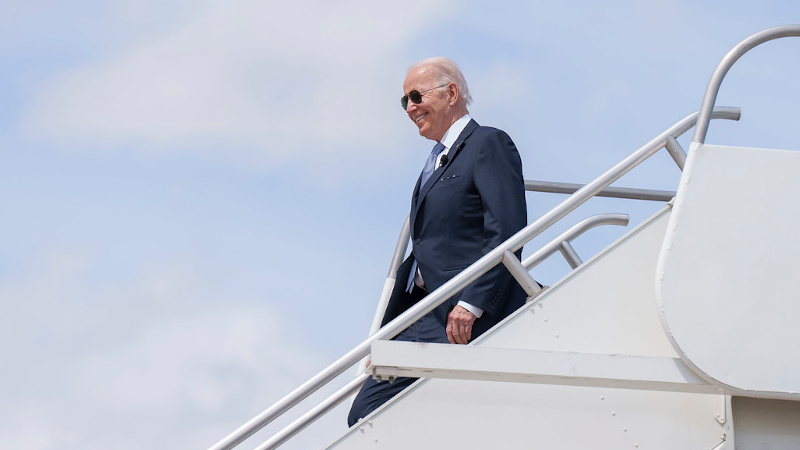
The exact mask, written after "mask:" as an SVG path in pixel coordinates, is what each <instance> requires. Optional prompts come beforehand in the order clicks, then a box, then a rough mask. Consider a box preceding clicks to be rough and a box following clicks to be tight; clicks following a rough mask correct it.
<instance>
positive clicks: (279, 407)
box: [209, 107, 740, 450]
mask: <svg viewBox="0 0 800 450" xmlns="http://www.w3.org/2000/svg"><path fill="white" fill-rule="evenodd" d="M697 116H698V113H697V112H695V113H692V114H690V115H688V116H686V117H685V118H683V119H682V120H680V121H679V122H677V123H676V124H675V125H673V126H671V127H670V128H668V129H667V130H666V131H664V132H663V133H661V134H659V135H658V136H656V137H655V138H654V139H652V140H651V141H650V142H648V143H647V144H645V145H644V146H642V147H641V148H639V149H638V150H636V151H635V152H633V153H632V154H631V155H629V156H628V157H627V158H625V159H623V160H622V161H621V162H619V163H618V164H617V165H615V166H614V167H612V168H611V169H609V170H607V171H606V172H605V173H603V174H602V175H600V177H598V178H596V179H595V180H594V181H592V182H590V183H588V184H586V185H585V186H583V187H582V188H580V189H578V190H577V191H576V192H575V193H574V194H572V195H570V196H569V197H568V198H567V199H566V200H564V201H563V202H561V203H560V204H559V205H557V206H556V207H555V208H553V209H551V210H550V211H548V212H547V213H545V214H544V215H543V216H542V217H540V218H539V219H537V220H536V221H534V222H532V223H530V224H529V225H527V226H526V227H525V228H523V229H522V230H520V231H519V232H517V233H516V234H515V235H513V236H512V237H510V238H509V239H508V240H506V241H505V242H503V243H502V244H500V245H498V246H497V247H495V248H494V249H493V250H491V251H490V252H489V253H487V254H486V255H484V256H483V257H481V258H480V259H478V260H477V261H476V262H475V263H473V264H472V265H471V266H469V267H467V268H466V269H464V270H463V271H462V272H461V273H459V274H458V275H456V276H455V277H453V278H451V279H450V280H449V281H447V282H445V283H444V284H443V285H442V286H441V287H440V288H439V289H437V290H435V291H433V292H432V293H430V294H429V295H428V296H426V297H425V298H424V299H422V300H420V301H419V302H418V303H417V304H415V305H414V306H412V307H411V308H409V309H408V310H406V311H405V312H404V313H402V314H400V315H399V316H398V317H397V318H395V319H394V320H392V321H391V322H389V323H387V324H386V325H385V326H384V327H382V328H381V329H379V330H378V331H377V332H375V334H373V335H372V336H370V337H369V338H367V339H366V340H365V341H363V342H362V343H360V344H358V345H357V346H356V347H355V348H353V349H352V350H350V351H349V352H347V353H346V354H345V355H344V356H342V357H340V358H339V359H337V360H336V361H335V362H334V363H333V364H331V365H329V366H328V367H326V368H325V369H324V370H322V371H321V372H320V373H318V374H317V375H315V376H314V377H312V378H311V379H310V380H308V381H306V382H305V383H303V384H302V385H301V386H299V387H298V388H296V389H295V390H294V391H292V392H291V393H289V394H288V395H286V396H284V397H283V398H282V399H280V400H279V401H278V402H276V403H275V404H274V405H272V406H271V407H269V408H267V409H266V410H264V411H263V412H262V413H260V414H258V415H257V416H256V417H254V418H252V419H250V420H249V421H247V422H246V423H245V424H244V425H242V426H240V427H239V428H237V429H236V430H235V431H233V432H232V433H231V434H229V435H228V436H226V437H225V438H223V439H222V440H220V441H219V442H217V443H216V444H215V445H213V446H212V447H210V448H209V450H228V449H231V448H233V447H235V446H236V445H238V444H239V443H241V442H242V441H243V440H245V439H247V438H248V437H249V436H251V435H252V434H253V433H255V432H256V431H258V430H260V429H261V428H263V427H264V426H266V425H267V424H269V423H270V422H272V421H273V420H275V419H276V418H278V417H280V416H281V415H282V414H283V413H285V412H286V411H287V410H289V409H290V408H292V407H293V406H294V405H296V404H297V403H299V402H300V401H302V400H303V399H305V398H306V397H308V396H309V395H311V394H312V393H314V392H316V391H317V390H318V389H319V388H321V387H322V386H324V385H325V384H327V383H328V382H329V381H331V380H332V379H334V378H335V377H337V376H338V375H340V374H341V373H342V372H344V371H345V370H347V368H348V367H350V366H352V365H353V364H355V363H357V362H358V361H359V360H360V359H361V358H363V357H365V356H366V355H368V354H369V352H370V348H371V347H372V342H374V341H376V340H381V339H391V338H393V337H395V336H397V335H398V334H399V333H400V332H401V331H403V330H404V329H405V328H406V327H408V326H409V325H410V324H412V323H414V322H416V321H417V320H419V319H420V318H422V316H424V315H425V314H427V313H429V312H430V311H432V310H433V309H435V308H436V307H437V306H439V305H440V304H441V303H443V302H444V301H446V300H447V299H448V298H450V297H451V296H452V295H454V294H455V293H456V292H458V291H460V290H462V289H464V288H465V287H466V286H467V285H468V284H469V283H472V282H473V281H475V280H476V279H478V278H479V277H480V276H481V275H483V274H484V273H486V272H487V271H489V270H490V269H491V268H492V267H494V266H496V265H497V264H499V263H500V262H501V261H502V259H503V254H504V252H506V251H510V252H512V253H513V252H515V251H517V250H519V249H520V248H522V246H523V245H524V244H525V243H527V242H528V241H530V240H531V239H533V238H534V237H536V236H538V235H539V234H540V233H542V232H543V231H545V230H546V229H547V228H549V227H550V226H551V225H553V224H554V223H556V222H557V221H558V220H559V219H561V218H563V217H564V216H566V215H567V214H569V213H570V212H572V211H573V210H574V209H575V208H577V207H578V206H580V205H582V204H583V203H585V202H586V201H587V200H588V199H590V198H591V197H592V196H594V195H595V194H596V193H597V192H600V191H601V190H603V189H604V188H606V187H608V185H610V184H611V183H613V182H614V181H616V180H617V179H619V178H620V177H622V176H623V175H625V174H626V173H628V172H629V171H630V170H631V169H633V168H634V167H636V166H637V165H639V164H640V163H641V162H642V161H644V160H646V159H647V158H649V157H650V156H652V155H653V154H654V153H656V152H657V151H658V150H660V149H661V148H662V147H664V146H665V145H666V141H667V137H669V136H673V137H678V136H680V135H682V134H683V133H685V132H686V131H688V130H689V129H690V128H691V127H692V126H693V125H694V124H695V122H696V121H697ZM739 116H740V109H739V108H725V107H722V108H717V109H715V110H714V111H713V114H712V118H720V119H729V120H738V119H739Z"/></svg>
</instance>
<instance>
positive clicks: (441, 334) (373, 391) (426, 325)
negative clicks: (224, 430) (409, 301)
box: [347, 312, 449, 427]
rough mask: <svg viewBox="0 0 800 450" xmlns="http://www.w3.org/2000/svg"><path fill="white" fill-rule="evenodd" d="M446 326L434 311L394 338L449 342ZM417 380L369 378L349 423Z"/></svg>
mask: <svg viewBox="0 0 800 450" xmlns="http://www.w3.org/2000/svg"><path fill="white" fill-rule="evenodd" d="M445 326H446V323H442V322H441V320H440V319H437V318H436V316H435V315H434V312H430V313H428V314H427V315H426V316H424V317H422V318H421V319H419V320H418V321H416V322H415V323H414V324H412V325H411V326H409V327H408V328H406V329H405V330H403V331H402V332H401V333H400V334H398V335H397V337H395V338H394V340H396V341H406V342H436V343H440V344H447V343H448V342H449V341H448V340H447V333H446V332H445ZM415 381H417V379H416V378H408V377H398V378H397V379H395V380H394V381H393V382H391V383H390V382H388V381H381V382H377V381H375V380H374V379H372V378H368V379H367V381H366V382H364V386H362V387H361V390H360V391H359V392H358V395H356V398H355V400H353V406H351V407H350V414H349V415H348V416H347V425H348V426H351V427H352V426H353V425H355V423H356V422H358V421H359V420H360V419H362V418H364V417H366V416H367V415H368V414H369V413H371V412H372V411H374V410H375V409H377V408H378V407H379V406H381V405H382V404H384V403H386V402H387V401H388V400H389V399H390V398H392V397H394V396H395V395H397V394H398V393H399V392H400V391H402V390H403V389H405V388H407V387H408V386H410V385H411V384H412V383H413V382H415Z"/></svg>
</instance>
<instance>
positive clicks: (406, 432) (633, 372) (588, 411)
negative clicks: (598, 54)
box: [211, 25, 800, 450]
mask: <svg viewBox="0 0 800 450" xmlns="http://www.w3.org/2000/svg"><path fill="white" fill-rule="evenodd" d="M786 36H800V25H788V26H782V27H775V28H771V29H768V30H764V31H762V32H760V33H757V34H755V35H753V36H751V37H749V38H748V39H746V40H744V41H742V43H740V44H739V45H738V46H737V47H735V48H734V49H733V50H731V52H730V53H729V54H728V55H726V57H725V58H724V59H723V60H722V62H721V63H720V65H719V66H718V68H717V70H716V71H715V72H714V75H713V76H712V79H711V81H710V82H709V86H708V89H707V91H706V95H705V97H704V99H703V103H702V105H701V109H700V111H699V113H697V114H694V115H690V116H688V117H687V118H685V119H683V120H682V121H680V122H678V123H677V124H675V125H674V126H673V127H671V128H669V129H668V130H666V131H665V132H664V133H662V134H661V135H659V136H657V137H656V138H654V139H653V140H652V141H650V142H649V143H647V144H645V145H644V146H643V147H642V148H640V149H639V150H637V151H636V152H634V153H633V154H631V155H630V156H629V157H628V158H626V159H625V160H623V161H622V162H620V163H619V164H617V165H616V166H614V167H612V168H611V169H609V170H608V171H607V172H606V173H604V174H603V175H601V176H600V177H599V178H598V179H596V180H594V181H593V182H591V183H589V184H587V185H586V186H583V187H580V188H578V189H577V191H576V192H575V193H574V194H573V195H571V196H570V197H569V198H568V199H567V200H566V201H564V202H563V203H562V204H560V205H558V206H557V207H556V208H554V209H553V210H551V211H550V212H548V213H547V214H545V215H544V216H542V217H541V218H539V219H537V220H536V221H535V222H533V223H531V224H530V225H528V226H527V227H526V228H524V229H523V230H521V231H520V232H519V233H517V234H516V235H515V236H513V237H512V238H511V239H509V240H508V241H507V242H505V243H504V244H502V245H501V246H499V247H498V248H496V249H495V250H493V251H492V252H490V253H488V254H487V255H486V256H484V257H483V258H481V259H480V260H479V261H477V262H476V263H475V264H474V265H473V266H471V267H469V268H467V269H466V270H465V271H464V272H462V273H461V274H460V275H458V276H456V277H455V278H453V279H452V280H450V281H449V282H448V283H446V284H445V285H444V286H442V288H440V289H439V290H437V291H435V292H433V293H431V294H430V295H429V296H428V297H426V299H425V300H423V301H421V302H420V303H419V304H417V305H415V306H414V307H413V308H411V309H410V310H409V311H407V312H405V313H404V314H402V315H401V316H400V317H398V318H397V319H395V320H394V321H392V322H391V323H389V324H387V325H386V326H385V327H383V328H381V329H379V330H378V329H375V330H374V334H372V335H371V336H370V338H369V339H367V340H365V341H364V342H363V343H361V344H360V345H359V346H357V347H356V348H354V349H353V350H352V351H351V352H349V353H348V354H346V355H344V356H343V357H342V358H340V359H339V360H338V361H336V362H334V363H333V364H332V365H331V366H329V367H328V368H326V369H325V370H323V371H322V372H321V373H320V374H318V375H317V376H316V377H314V378H312V379H311V380H309V381H308V382H307V383H305V384H304V385H303V386H300V387H299V388H298V389H297V390H295V391H294V392H292V393H290V394H289V395H287V396H286V397H284V398H283V399H282V400H281V401H279V402H278V403H277V404H276V405H274V406H272V407H271V408H269V409H267V410H265V411H264V412H263V413H262V414H260V415H258V416H257V417H255V418H253V419H252V420H251V421H250V422H248V423H246V424H244V425H243V426H242V427H241V428H240V429H238V430H236V431H234V432H233V433H231V434H230V435H229V436H227V437H226V438H224V439H223V440H221V441H220V442H219V443H217V444H216V445H215V446H213V447H211V449H214V450H217V449H229V448H232V447H234V446H236V445H237V444H239V443H240V442H242V441H243V440H244V439H246V438H247V437H248V436H250V435H252V434H253V433H254V432H255V431H257V430H258V429H260V428H261V427H263V426H264V425H266V424H267V423H269V422H271V421H272V420H274V419H275V418H276V417H278V416H280V415H281V414H283V413H284V412H285V411H286V410H288V409H290V408H291V407H293V406H294V405H296V404H297V403H298V402H299V401H301V400H302V399H303V398H306V397H307V396H308V395H309V394H310V393H312V392H314V391H315V390H317V389H318V388H319V387H320V386H322V385H323V384H325V383H327V382H328V381H330V380H331V379H332V378H333V377H335V376H337V375H338V374H340V373H342V372H343V371H344V370H346V369H347V368H348V367H350V366H352V365H353V364H356V363H357V362H359V361H360V360H361V359H362V358H364V357H365V356H367V355H371V364H370V365H369V367H368V368H367V373H368V375H371V376H379V377H381V378H388V379H392V378H393V377H396V376H414V377H424V378H421V379H420V380H419V381H418V382H417V383H415V384H414V385H413V386H411V387H410V388H408V389H406V390H405V391H403V392H402V393H401V394H400V395H398V396H396V397H395V398H394V399H392V400H391V401H389V402H387V403H386V404H384V405H383V406H382V407H380V408H379V409H378V410H376V411H375V412H373V413H372V414H371V415H370V416H368V417H366V418H365V419H363V420H362V421H361V422H359V423H358V424H357V425H356V426H354V427H353V428H351V429H350V430H348V431H347V432H346V433H345V434H344V435H343V436H341V437H340V438H339V439H337V440H335V441H334V442H333V443H332V444H331V445H330V447H329V448H331V449H337V450H340V449H378V448H380V449H407V448H438V449H442V448H444V449H450V448H463V449H483V448H504V449H505V448H512V449H513V448H545V449H548V448H558V449H579V448H580V449H584V448H601V449H617V448H633V449H636V448H642V449H645V448H647V449H720V450H721V449H727V450H733V449H741V450H745V449H799V448H800V349H798V345H797V344H796V343H797V342H798V341H799V340H800V339H798V338H800V327H797V326H796V325H795V323H796V322H797V321H798V318H800V271H798V269H797V267H796V264H794V260H795V257H796V255H798V254H800V238H798V237H797V236H798V234H797V233H796V231H795V230H794V228H795V226H794V224H795V222H796V220H797V218H798V217H800V207H798V206H796V205H797V204H798V203H797V202H796V201H795V199H794V197H795V195H796V194H795V193H796V192H800V153H796V152H788V151H779V150H765V149H750V148H733V147H720V146H710V145H705V144H704V140H705V134H706V132H707V130H708V122H709V121H710V119H711V118H712V117H714V118H727V119H738V110H736V109H734V108H722V109H716V110H715V109H713V107H714V101H715V98H716V93H717V91H718V89H719V85H720V83H721V82H722V79H723V78H724V75H725V73H727V71H728V69H729V68H730V66H731V65H732V64H733V63H734V62H735V61H736V60H737V59H738V58H739V57H741V55H742V54H743V53H744V52H746V51H747V50H749V49H751V48H752V47H754V46H756V45H759V44H761V43H763V42H766V41H769V40H771V39H775V38H779V37H786ZM695 119H697V128H696V129H695V135H694V138H693V142H692V145H691V147H690V151H689V154H688V155H685V154H684V153H683V151H682V150H681V149H680V146H679V145H678V143H677V141H676V140H675V138H676V137H677V136H679V135H680V134H682V133H684V132H685V131H687V130H688V129H689V128H690V127H691V126H692V125H693V124H694V122H695ZM663 147H666V148H667V150H668V151H669V152H670V154H671V155H672V156H673V158H674V159H675V161H676V163H677V164H678V166H679V167H681V168H682V169H683V175H682V178H681V182H680V185H679V187H678V191H677V194H676V196H675V199H674V200H673V201H671V202H669V203H668V204H667V205H666V206H665V207H664V208H663V209H662V210H661V211H659V212H658V213H657V214H656V215H654V216H653V217H651V218H650V219H648V220H647V221H645V222H644V223H642V224H640V225H639V226H637V227H636V228H635V229H633V230H632V231H630V232H629V233H628V234H626V235H625V236H623V237H622V238H621V239H619V240H618V241H617V242H615V243H614V244H612V245H611V246H610V247H608V248H607V249H605V250H603V251H602V252H600V253H599V254H598V255H595V256H594V257H592V258H591V259H589V260H588V261H586V262H582V261H581V260H580V258H578V257H577V255H575V254H574V251H573V250H572V249H571V247H570V245H569V241H570V240H571V239H572V238H574V237H575V236H576V235H577V234H580V233H581V232H583V231H585V230H586V229H588V228H590V227H591V226H595V225H597V224H601V223H614V224H622V223H627V218H625V217H619V216H613V215H606V216H603V217H598V218H594V219H590V220H588V221H586V222H584V223H582V224H579V225H577V226H576V227H575V228H574V229H573V230H570V231H568V232H567V233H565V234H564V235H562V236H559V237H558V238H557V239H556V240H554V241H553V242H552V243H551V244H549V245H547V246H545V247H544V248H542V249H541V250H540V251H538V252H535V253H534V254H533V255H531V256H530V257H528V258H526V259H525V260H524V261H522V262H519V261H518V260H516V259H515V258H509V257H508V256H507V255H508V254H510V253H513V252H514V251H515V250H517V249H519V248H520V247H521V246H522V245H524V244H525V243H526V242H528V241H529V240H530V239H532V238H533V237H535V236H536V235H538V234H539V233H541V232H542V231H543V230H544V229H546V228H547V227H549V226H550V225H552V224H553V223H555V222H556V221H558V220H559V219H561V218H562V217H564V216H565V215H566V214H567V213H569V212H570V211H572V210H574V209H575V208H576V207H577V206H578V205H580V204H581V203H582V202H584V201H586V200H587V199H589V198H591V197H592V196H594V195H597V194H599V193H601V192H604V189H605V188H606V187H607V186H608V185H609V184H611V183H612V182H613V181H615V180H616V179H618V178H619V177H621V176H622V175H623V174H625V173H627V172H628V171H629V170H631V169H632V168H633V167H635V166H636V165H637V164H638V163H640V162H642V161H643V160H645V159H646V158H648V157H649V156H651V155H652V154H653V153H655V152H656V151H658V150H659V149H661V148H663ZM745 175H746V176H745ZM745 178H746V179H747V181H748V182H747V183H742V180H743V179H745ZM531 183H532V182H531ZM551 188H553V189H560V190H574V189H573V187H572V186H565V185H563V184H562V185H559V186H551ZM574 188H577V187H574ZM605 192H606V193H607V195H617V194H620V195H622V194H621V193H620V192H619V190H616V191H611V192H609V190H606V191H605ZM628 194H631V192H628ZM723 194H724V195H723ZM636 195H648V196H653V195H655V196H656V197H659V196H661V197H663V195H664V193H657V194H653V193H652V192H650V193H644V192H638V193H637V194H636ZM670 196H671V194H670ZM407 239H408V235H407V224H406V226H404V231H403V233H401V238H400V240H399V241H398V246H397V251H396V253H395V256H394V258H393V263H392V267H391V268H390V270H389V276H388V277H387V281H386V288H385V289H384V296H383V297H385V296H386V295H387V292H388V291H390V290H391V287H392V286H393V283H394V279H393V278H392V277H393V274H394V272H395V270H396V266H397V264H399V261H400V259H401V258H402V255H403V253H404V252H405V249H406V242H407ZM559 250H560V251H561V252H562V254H564V256H565V257H566V258H567V259H568V260H569V261H570V264H571V265H572V266H573V267H575V269H574V270H573V271H572V272H571V273H569V274H568V275H567V276H566V277H565V278H564V279H562V280H560V281H559V282H558V283H556V284H555V285H553V286H552V287H550V288H546V289H544V290H543V291H542V290H540V289H539V288H538V285H536V284H535V283H532V282H531V278H530V275H529V274H528V271H530V270H531V268H532V267H534V266H535V265H536V264H538V263H539V262H541V260H542V259H544V258H546V257H547V256H549V255H550V254H552V253H554V252H556V251H559ZM500 263H503V264H506V265H507V266H508V268H509V270H510V271H511V272H512V274H513V275H514V277H515V278H516V279H517V280H518V282H520V284H521V285H522V286H523V287H525V288H526V291H527V292H528V294H529V295H530V296H531V301H529V303H528V304H527V305H526V306H525V307H523V308H522V309H520V310H518V311H517V312H515V313H514V314H512V315H511V316H509V317H508V318H506V320H504V321H503V322H501V323H499V324H498V325H497V326H496V327H494V328H493V329H492V330H490V331H488V332H487V333H485V334H484V335H482V336H481V337H479V338H478V339H476V340H475V341H474V342H473V343H471V344H470V345H469V346H452V345H442V344H413V343H405V342H394V341H389V340H387V339H391V338H392V337H393V336H395V335H396V334H397V333H399V332H400V331H401V330H402V329H403V328H405V327H406V326H407V325H408V324H409V323H411V322H412V321H414V320H416V319H418V318H419V317H421V316H423V315H424V314H426V313H427V312H428V311H430V310H432V309H433V308H435V307H436V306H437V305H438V304H440V303H441V302H443V301H445V300H446V299H447V298H449V296H450V295H453V293H455V292H457V291H459V290H460V289H462V288H463V287H464V286H465V285H466V284H468V283H470V282H471V281H473V280H475V279H476V278H477V277H479V276H480V275H481V274H482V273H484V272H485V271H486V270H488V269H489V268H491V267H493V266H494V265H496V264H500ZM383 300H385V298H382V302H383ZM382 314H383V311H382V310H381V309H380V308H379V310H378V311H377V313H376V317H380V316H382ZM368 375H359V376H358V377H357V378H356V379H355V380H354V381H353V382H351V383H349V384H348V385H347V386H345V387H344V388H342V389H341V390H340V391H339V392H337V393H336V394H334V395H332V396H331V397H330V398H328V399H327V400H325V401H323V402H322V403H320V404H319V405H318V406H317V407H316V408H314V409H312V410H311V411H309V412H308V413H306V414H305V415H303V416H302V417H300V418H299V419H298V420H297V421H295V422H294V423H293V424H291V425H289V426H288V427H286V428H285V429H284V430H283V431H281V432H280V433H278V434H277V435H275V436H273V437H272V438H271V439H270V440H268V441H267V442H265V443H263V444H262V445H260V446H259V447H257V448H258V449H259V450H261V449H273V448H276V447H278V446H279V445H281V444H282V443H283V442H285V441H286V440H287V439H289V438H291V437H292V436H293V435H294V434H296V433H297V432H299V431H301V430H302V429H303V428H304V427H305V426H307V425H308V424H309V423H311V422H313V421H314V420H315V419H316V418H318V417H319V416H320V415H322V414H324V413H325V412H327V411H329V410H330V409H332V408H333V407H334V406H336V405H337V404H339V403H340V402H342V401H343V400H344V399H346V398H347V397H348V396H349V395H352V394H353V393H354V392H355V391H356V390H357V389H358V388H359V386H360V384H361V383H362V382H363V380H364V379H365V378H366V377H367V376H368ZM343 420H344V418H343Z"/></svg>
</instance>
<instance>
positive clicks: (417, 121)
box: [414, 113, 428, 123]
mask: <svg viewBox="0 0 800 450" xmlns="http://www.w3.org/2000/svg"><path fill="white" fill-rule="evenodd" d="M427 115H428V113H425V114H423V115H421V116H419V117H417V118H416V119H414V122H415V123H419V121H420V120H422V118H423V117H425V116H427Z"/></svg>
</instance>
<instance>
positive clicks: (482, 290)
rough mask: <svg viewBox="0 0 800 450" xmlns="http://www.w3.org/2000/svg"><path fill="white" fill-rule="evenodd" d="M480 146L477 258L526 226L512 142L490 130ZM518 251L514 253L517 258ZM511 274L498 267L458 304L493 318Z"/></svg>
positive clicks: (476, 176) (476, 169) (467, 290)
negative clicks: (480, 221) (480, 217)
mask: <svg viewBox="0 0 800 450" xmlns="http://www.w3.org/2000/svg"><path fill="white" fill-rule="evenodd" d="M492 131H493V132H491V133H489V134H488V135H487V136H486V138H485V139H484V140H483V141H482V142H481V146H480V148H479V149H478V156H477V159H476V161H475V166H474V182H475V187H476V188H477V190H478V193H479V194H480V198H481V204H482V210H483V236H482V242H481V254H482V255H485V254H486V253H488V252H490V251H491V250H493V249H494V248H495V247H497V246H498V245H500V244H501V243H502V242H503V241H505V240H506V239H508V238H509V237H511V236H513V235H514V234H515V233H516V232H517V231H519V230H520V229H522V228H523V227H525V225H526V224H527V207H526V204H525V183H524V180H523V177H522V161H521V160H520V156H519V152H518V151H517V148H516V146H515V145H514V142H513V141H512V140H511V138H510V137H509V136H508V135H507V134H506V133H505V132H503V131H501V130H494V129H493V130H492ZM521 253H522V251H521V250H520V251H518V252H517V253H516V254H517V257H519V256H520V254H521ZM509 282H512V277H511V274H510V273H509V272H508V270H507V269H506V268H505V266H504V265H503V264H499V265H498V266H496V267H494V268H493V269H492V270H490V271H489V272H487V273H486V274H484V275H483V276H482V277H480V278H479V279H477V280H475V282H473V283H472V284H470V285H469V286H467V287H466V288H465V289H464V291H463V292H462V294H461V296H460V298H459V300H461V301H464V302H467V303H469V304H470V305H473V306H477V307H478V308H481V309H483V310H484V312H485V313H488V314H490V315H495V314H496V312H497V311H498V310H499V309H502V307H503V305H502V304H501V302H502V301H503V300H504V299H505V298H506V296H505V295H503V294H504V290H505V289H506V288H507V285H508V283H509Z"/></svg>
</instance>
